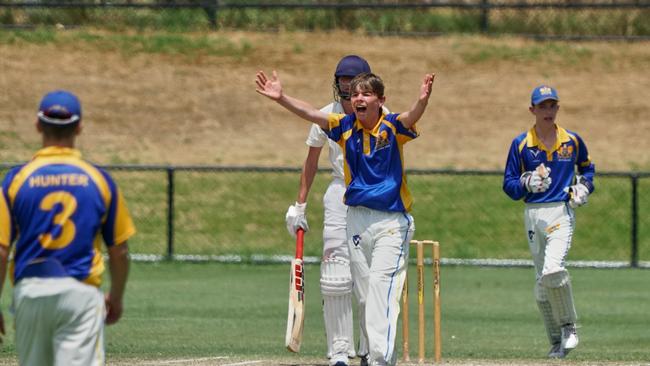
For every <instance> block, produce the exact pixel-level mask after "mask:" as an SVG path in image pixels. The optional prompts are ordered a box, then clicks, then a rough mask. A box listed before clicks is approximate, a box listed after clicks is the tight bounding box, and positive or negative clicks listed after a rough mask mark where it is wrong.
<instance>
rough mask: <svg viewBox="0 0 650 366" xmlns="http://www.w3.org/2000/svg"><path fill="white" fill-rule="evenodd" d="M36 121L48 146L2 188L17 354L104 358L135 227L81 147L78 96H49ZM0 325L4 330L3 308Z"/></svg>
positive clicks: (0, 225) (0, 245) (63, 360)
mask: <svg viewBox="0 0 650 366" xmlns="http://www.w3.org/2000/svg"><path fill="white" fill-rule="evenodd" d="M36 128H37V130H38V131H39V132H40V133H41V135H42V142H43V148H42V149H40V150H38V151H37V152H36V154H35V155H34V157H33V158H32V160H30V161H29V162H27V163H26V164H23V165H20V166H17V167H15V168H12V169H11V170H10V171H9V172H8V173H7V175H6V176H5V178H4V180H3V182H2V189H1V191H0V290H1V289H2V284H3V283H4V276H5V273H6V269H7V259H8V252H9V250H10V247H11V246H12V244H14V245H13V248H11V249H12V250H13V259H12V264H11V266H10V270H11V271H10V275H11V279H12V281H13V283H14V285H15V288H14V292H13V304H12V308H13V309H14V312H15V313H14V315H15V325H16V351H17V353H18V361H19V363H20V364H21V365H57V366H71V365H73V366H74V365H78V366H94V365H103V364H104V362H105V360H104V341H103V330H104V323H106V324H113V323H116V322H117V321H118V320H119V319H120V317H121V315H122V309H123V306H122V298H123V294H124V289H125V286H126V281H127V276H128V249H127V239H129V238H130V237H131V236H132V235H133V234H134V233H135V227H134V226H133V222H132V220H131V217H130V216H129V212H128V210H127V208H126V205H125V202H124V199H123V198H122V195H121V193H120V190H119V189H118V187H117V185H116V184H115V182H114V181H113V179H112V178H111V177H110V176H109V175H108V173H106V172H105V171H104V170H102V169H100V168H98V167H96V166H94V165H92V164H90V163H88V162H86V161H85V160H83V159H82V158H81V153H80V152H79V151H78V150H76V149H75V148H74V144H75V139H76V136H77V135H78V134H79V133H80V132H81V105H80V103H79V100H78V99H77V97H76V96H74V95H73V94H72V93H70V92H67V91H54V92H52V93H49V94H47V95H45V97H44V98H43V99H42V101H41V104H40V108H39V112H38V121H37V125H36ZM102 240H103V241H104V243H105V244H106V246H107V248H108V266H109V269H110V272H111V286H110V292H108V293H107V294H106V296H104V295H103V294H102V291H101V290H100V289H99V286H100V284H101V276H102V272H104V259H103V256H102V252H101V249H102V248H101V245H100V244H101V241H102ZM14 242H15V243H14ZM0 315H1V313H0ZM0 326H1V327H0V330H2V333H3V334H4V320H3V319H2V317H1V316H0Z"/></svg>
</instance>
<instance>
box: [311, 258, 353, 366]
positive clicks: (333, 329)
mask: <svg viewBox="0 0 650 366" xmlns="http://www.w3.org/2000/svg"><path fill="white" fill-rule="evenodd" d="M320 285H321V293H322V295H323V316H324V320H325V333H326V334H327V349H328V354H329V355H330V356H331V357H332V360H335V359H337V355H339V357H340V355H341V354H346V355H350V356H352V357H354V356H355V351H354V341H353V340H354V330H353V320H352V275H351V274H350V265H349V263H348V262H347V261H344V260H337V259H328V260H325V261H323V263H321V278H320Z"/></svg>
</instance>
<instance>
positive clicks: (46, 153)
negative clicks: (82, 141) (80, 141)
mask: <svg viewBox="0 0 650 366" xmlns="http://www.w3.org/2000/svg"><path fill="white" fill-rule="evenodd" d="M51 156H69V157H73V158H81V152H80V151H79V150H77V149H73V148H70V147H62V146H49V147H44V148H42V149H40V150H38V151H37V152H36V154H34V158H43V157H51Z"/></svg>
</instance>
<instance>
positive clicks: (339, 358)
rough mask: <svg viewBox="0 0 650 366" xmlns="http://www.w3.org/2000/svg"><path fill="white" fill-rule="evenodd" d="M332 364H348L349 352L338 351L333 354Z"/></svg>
mask: <svg viewBox="0 0 650 366" xmlns="http://www.w3.org/2000/svg"><path fill="white" fill-rule="evenodd" d="M330 365H332V366H348V353H347V352H345V353H337V354H335V355H332V358H331V359H330Z"/></svg>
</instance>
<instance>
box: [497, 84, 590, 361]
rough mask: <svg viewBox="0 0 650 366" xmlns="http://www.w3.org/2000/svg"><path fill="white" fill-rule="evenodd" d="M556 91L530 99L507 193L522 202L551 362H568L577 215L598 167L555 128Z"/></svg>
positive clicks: (574, 339)
mask: <svg viewBox="0 0 650 366" xmlns="http://www.w3.org/2000/svg"><path fill="white" fill-rule="evenodd" d="M559 109H560V105H559V97H558V94H557V91H556V90H555V89H553V88H551V87H549V86H546V85H542V86H538V87H537V88H535V89H534V90H533V93H532V95H531V106H530V107H529V110H530V112H531V113H532V114H533V115H534V116H535V125H534V126H533V127H532V128H531V129H530V130H528V131H527V132H524V133H522V134H521V135H519V136H517V137H516V138H515V139H514V141H513V142H512V145H511V147H510V152H509V154H508V160H507V163H506V169H505V174H504V178H503V190H504V191H505V192H506V193H507V194H508V196H510V197H511V198H512V199H514V200H519V199H522V198H523V199H524V202H525V203H526V206H525V209H524V221H525V227H526V235H527V238H528V244H529V246H530V252H531V254H532V256H533V262H534V264H535V271H536V273H537V281H536V283H535V299H536V300H537V306H538V308H539V311H540V312H541V314H542V319H543V320H544V325H545V327H546V332H547V334H548V339H549V341H550V343H551V350H550V351H549V353H548V357H550V358H564V357H565V356H566V355H567V354H568V353H569V351H571V350H573V349H574V348H576V347H577V346H578V334H577V332H576V322H577V320H578V316H577V314H576V310H575V306H574V302H573V291H572V288H571V280H570V277H569V272H568V271H567V269H566V268H565V262H566V257H567V254H568V252H569V248H571V239H572V238H573V232H574V230H575V217H574V209H576V208H577V207H580V206H582V205H584V204H586V203H587V198H588V197H589V194H590V193H591V192H593V191H594V183H593V179H594V172H595V169H594V164H593V163H592V162H591V159H590V158H589V152H588V151H587V145H585V143H584V141H583V140H582V138H580V136H579V135H578V134H577V133H575V132H572V131H569V130H567V129H564V128H562V127H560V126H558V125H556V124H555V119H556V116H557V112H558V110H559Z"/></svg>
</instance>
